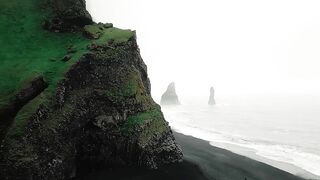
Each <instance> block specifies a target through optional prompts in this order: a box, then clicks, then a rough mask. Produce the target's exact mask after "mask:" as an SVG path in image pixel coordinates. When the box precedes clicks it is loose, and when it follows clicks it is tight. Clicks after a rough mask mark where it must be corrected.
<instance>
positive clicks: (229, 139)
mask: <svg viewBox="0 0 320 180" xmlns="http://www.w3.org/2000/svg"><path fill="white" fill-rule="evenodd" d="M171 115H172V114H171ZM184 118H186V117H183V116H175V117H174V118H172V117H169V118H167V120H168V121H169V123H170V125H171V126H172V128H173V129H174V130H175V131H177V132H179V133H182V134H185V135H190V136H193V137H196V138H199V139H203V140H206V141H209V142H210V144H211V145H212V146H215V145H216V143H226V144H231V145H235V146H240V147H244V148H249V149H251V150H253V151H254V153H255V154H256V155H258V156H261V157H264V158H267V159H270V160H274V161H278V162H283V163H287V164H291V165H294V166H296V167H299V168H301V169H303V170H305V171H307V172H310V173H311V174H314V175H316V176H319V177H320V155H317V154H313V153H309V152H306V151H303V150H302V149H301V148H300V147H295V146H291V145H283V144H276V143H274V142H270V141H265V140H256V139H254V140H253V139H249V138H247V137H243V136H241V135H227V134H224V133H221V132H217V131H212V130H208V129H205V128H201V127H198V126H196V125H195V124H191V123H190V122H189V121H186V120H185V119H184ZM172 119H175V120H174V121H172ZM177 119H178V121H177ZM179 119H180V120H179ZM183 119H184V120H185V121H182V120H183Z"/></svg>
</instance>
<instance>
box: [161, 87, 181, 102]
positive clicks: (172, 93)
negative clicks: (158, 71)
mask: <svg viewBox="0 0 320 180" xmlns="http://www.w3.org/2000/svg"><path fill="white" fill-rule="evenodd" d="M160 104H161V105H179V104H180V101H179V98H178V95H177V93H176V87H175V84H174V82H172V83H170V84H169V86H168V88H167V90H166V92H164V93H163V94H162V96H161V101H160Z"/></svg>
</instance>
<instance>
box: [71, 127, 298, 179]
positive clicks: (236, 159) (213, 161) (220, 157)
mask: <svg viewBox="0 0 320 180" xmlns="http://www.w3.org/2000/svg"><path fill="white" fill-rule="evenodd" d="M175 137H176V140H177V142H178V143H179V144H180V145H181V147H182V150H183V152H184V162H182V163H180V164H177V165H171V166H168V167H165V168H161V169H159V170H146V169H134V168H130V169H128V168H125V169H108V170H100V171H95V172H91V173H89V174H86V175H79V177H77V178H76V180H87V179H90V180H105V179H117V180H147V179H148V180H150V179H152V180H160V179H161V180H163V179H167V180H214V179H216V180H245V179H247V180H302V178H299V177H296V176H294V175H292V174H289V173H287V172H285V171H282V170H280V169H277V168H274V167H272V166H269V165H267V164H264V163H261V162H258V161H255V160H252V159H249V158H246V157H243V156H240V155H237V154H234V153H232V152H230V151H227V150H224V149H221V148H217V147H213V146H211V145H210V144H209V143H208V142H207V141H203V140H200V139H197V138H193V137H190V136H185V135H183V134H179V133H175Z"/></svg>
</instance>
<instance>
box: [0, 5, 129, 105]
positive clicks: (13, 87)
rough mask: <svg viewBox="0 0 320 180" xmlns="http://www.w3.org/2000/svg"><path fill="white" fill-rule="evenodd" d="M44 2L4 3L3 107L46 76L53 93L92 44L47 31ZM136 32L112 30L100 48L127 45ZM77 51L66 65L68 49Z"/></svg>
mask: <svg viewBox="0 0 320 180" xmlns="http://www.w3.org/2000/svg"><path fill="white" fill-rule="evenodd" d="M40 3H41V0H23V1H20V0H10V1H7V0H0V107H1V106H2V105H5V104H7V103H8V102H9V101H10V100H12V98H13V97H14V95H15V94H16V93H17V92H18V91H19V89H21V88H22V87H23V85H24V84H26V83H27V82H28V80H32V78H33V77H36V76H37V75H43V76H44V79H45V81H46V82H47V83H49V87H48V89H47V90H46V91H48V92H53V91H54V90H55V87H56V84H57V82H58V81H60V80H61V79H62V78H63V76H64V73H65V72H66V71H67V69H68V68H69V67H70V66H71V65H72V64H74V63H75V62H76V61H77V60H78V59H79V58H80V57H81V56H82V55H83V54H84V53H86V52H87V51H88V50H87V46H88V45H89V44H90V43H91V42H92V41H91V40H89V39H87V38H85V37H84V36H83V35H82V33H81V32H79V33H52V32H48V31H45V30H43V28H42V23H43V21H44V19H46V18H47V17H49V16H50V12H48V10H47V9H46V10H44V9H41V8H40ZM132 35H133V32H132V31H129V30H120V29H117V28H108V29H106V30H105V32H103V35H102V36H101V38H99V39H97V40H94V41H95V42H96V43H97V44H101V43H105V42H107V41H110V40H115V41H119V42H120V41H126V40H128V39H129V38H130V37H131V36H132ZM70 46H72V47H73V48H74V49H76V53H74V54H73V55H72V59H71V60H69V61H67V62H63V61H62V59H63V57H64V56H65V55H67V49H68V47H70Z"/></svg>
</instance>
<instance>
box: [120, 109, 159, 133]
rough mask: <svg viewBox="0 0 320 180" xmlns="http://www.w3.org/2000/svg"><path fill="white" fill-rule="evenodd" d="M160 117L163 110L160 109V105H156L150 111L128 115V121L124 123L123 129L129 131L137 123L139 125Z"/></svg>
mask: <svg viewBox="0 0 320 180" xmlns="http://www.w3.org/2000/svg"><path fill="white" fill-rule="evenodd" d="M159 117H162V112H161V110H160V107H155V108H154V109H152V110H150V111H147V112H143V113H139V114H137V115H134V116H130V117H128V119H127V121H126V123H125V124H124V125H123V127H122V129H121V131H122V132H129V131H130V130H132V129H133V127H135V126H136V125H139V124H142V123H145V122H148V121H153V120H155V121H156V120H158V119H159Z"/></svg>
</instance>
